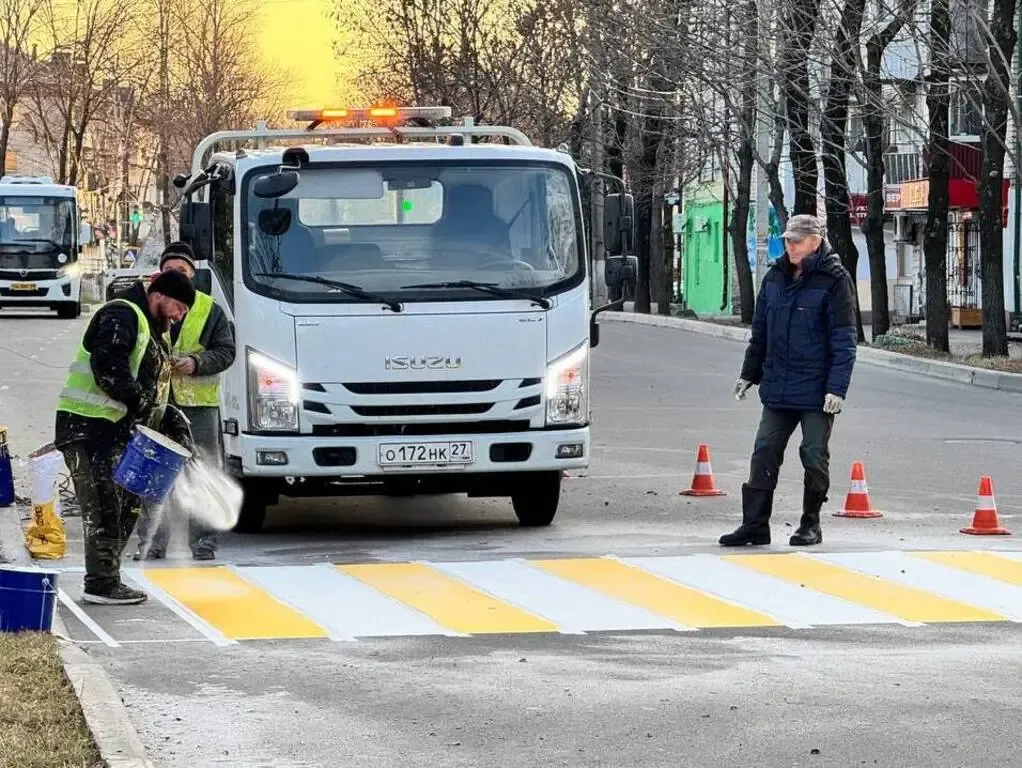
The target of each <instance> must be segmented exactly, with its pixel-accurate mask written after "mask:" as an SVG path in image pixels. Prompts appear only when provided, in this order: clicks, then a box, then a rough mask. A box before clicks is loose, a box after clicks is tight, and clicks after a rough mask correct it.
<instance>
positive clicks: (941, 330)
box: [923, 0, 951, 352]
mask: <svg viewBox="0 0 1022 768" xmlns="http://www.w3.org/2000/svg"><path fill="white" fill-rule="evenodd" d="M950 38H951V11H950V4H949V0H930V28H929V53H930V63H929V65H930V66H929V68H930V76H929V88H928V90H927V94H926V106H927V109H928V110H929V113H930V119H929V131H930V135H929V141H928V145H927V156H928V160H929V171H930V173H929V178H930V193H929V201H928V210H927V214H926V228H925V230H924V233H923V252H924V258H925V262H926V342H927V344H929V345H930V346H931V347H934V348H935V349H938V350H941V351H943V352H947V351H948V350H949V341H950V340H949V333H948V323H949V320H950V318H949V310H948V300H947V243H948V231H947V230H948V194H949V193H948V180H949V175H950V174H949V168H948V161H949V157H950V150H951V148H950V139H949V137H948V132H949V115H948V112H949V108H950V92H949V81H950V78H951V55H950V51H949V49H948V41H949V40H950Z"/></svg>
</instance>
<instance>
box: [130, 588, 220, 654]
mask: <svg viewBox="0 0 1022 768" xmlns="http://www.w3.org/2000/svg"><path fill="white" fill-rule="evenodd" d="M155 570H158V569H155V568H150V569H146V570H142V569H141V568H129V569H125V570H124V574H125V575H126V576H127V577H128V578H129V579H130V580H131V581H132V582H134V583H135V586H137V587H138V588H139V589H141V590H142V591H144V592H147V593H148V594H149V595H150V596H151V597H155V598H156V599H157V600H159V601H160V602H161V603H163V604H164V605H165V606H167V608H169V609H170V610H171V611H172V612H173V613H174V615H176V616H177V617H178V618H179V619H181V620H182V621H184V622H185V623H186V624H187V625H188V626H190V627H191V628H192V629H194V630H195V631H196V632H198V633H199V634H201V635H202V636H203V637H205V638H206V639H207V640H209V641H210V642H211V643H213V645H216V646H219V647H221V648H223V647H226V646H228V645H233V644H234V643H236V642H237V641H236V640H232V639H231V638H229V637H226V636H225V635H224V634H223V633H222V632H220V630H218V629H215V628H214V627H211V626H210V625H209V624H207V623H206V622H205V621H203V620H202V619H200V618H199V617H198V616H196V615H195V614H194V613H192V612H191V611H190V610H189V609H188V608H186V607H185V606H183V605H181V603H179V602H178V601H177V600H175V599H174V598H173V597H171V596H170V595H168V594H167V593H166V592H165V591H164V590H163V589H162V588H161V587H160V586H159V585H158V584H156V583H154V582H152V581H150V580H149V579H148V578H146V573H152V572H153V571H155Z"/></svg>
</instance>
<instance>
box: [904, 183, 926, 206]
mask: <svg viewBox="0 0 1022 768" xmlns="http://www.w3.org/2000/svg"><path fill="white" fill-rule="evenodd" d="M929 200H930V180H929V179H919V180H918V181H906V182H905V183H904V184H902V185H901V207H902V208H908V209H912V208H916V209H921V208H926V207H927V204H928V203H929Z"/></svg>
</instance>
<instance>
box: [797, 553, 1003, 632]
mask: <svg viewBox="0 0 1022 768" xmlns="http://www.w3.org/2000/svg"><path fill="white" fill-rule="evenodd" d="M812 557H813V558H814V559H817V560H823V561H825V562H828V563H831V564H833V565H837V566H840V567H842V568H851V569H852V570H855V571H858V572H860V573H865V574H867V575H868V576H875V577H877V578H878V579H884V580H885V581H891V582H896V583H898V584H904V585H905V586H907V587H912V588H914V589H918V590H921V591H926V592H929V593H930V594H934V595H940V596H941V597H944V598H947V599H948V600H954V601H956V602H958V603H961V604H963V605H972V606H975V607H976V608H982V609H984V610H986V611H990V612H991V613H993V614H995V615H996V616H997V618H998V619H1001V620H1004V619H1010V620H1011V621H1022V589H1020V588H1019V587H1013V586H1011V585H1010V584H1003V583H1001V582H999V581H994V580H993V579H989V578H987V577H986V576H979V575H977V574H974V573H967V572H965V571H960V570H955V569H954V568H949V567H947V566H946V565H940V564H938V563H931V562H928V561H926V560H923V559H921V558H917V557H912V556H911V555H909V554H908V553H907V552H863V553H859V552H841V553H828V554H813V555H812Z"/></svg>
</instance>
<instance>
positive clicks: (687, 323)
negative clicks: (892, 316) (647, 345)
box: [600, 312, 1022, 393]
mask: <svg viewBox="0 0 1022 768" xmlns="http://www.w3.org/2000/svg"><path fill="white" fill-rule="evenodd" d="M600 320H601V321H603V320H606V321H607V322H615V323H631V324H633V325H647V326H651V327H655V328H670V329H673V330H678V331H688V332H689V333H698V334H700V335H702V336H712V337H713V338H717V339H727V340H728V341H736V342H748V340H749V336H750V335H751V331H750V330H749V329H748V328H738V327H732V326H727V325H718V324H716V323H705V322H702V321H699V320H688V319H686V318H682V317H669V316H665V315H645V314H634V313H628V312H605V313H604V314H603V316H602V317H601V318H600ZM856 361H857V362H862V363H866V364H867V365H873V366H877V367H880V368H889V369H893V370H898V371H905V372H908V373H914V374H917V375H919V376H924V377H926V378H930V379H940V380H943V381H953V382H957V383H959V384H967V385H969V386H973V387H980V388H982V389H994V390H997V391H999V392H1017V393H1022V374H1019V373H1005V372H1002V371H993V370H987V369H985V368H972V367H970V366H968V365H959V364H958V363H946V362H944V361H943V360H928V359H926V358H923V357H912V356H911V355H903V354H900V353H898V352H888V351H887V350H884V349H873V348H872V347H864V346H860V347H859V348H858V350H857V351H856Z"/></svg>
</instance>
